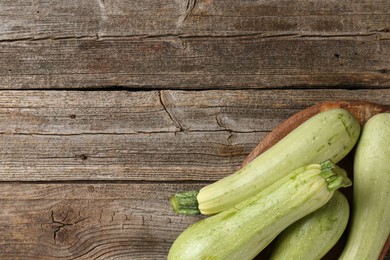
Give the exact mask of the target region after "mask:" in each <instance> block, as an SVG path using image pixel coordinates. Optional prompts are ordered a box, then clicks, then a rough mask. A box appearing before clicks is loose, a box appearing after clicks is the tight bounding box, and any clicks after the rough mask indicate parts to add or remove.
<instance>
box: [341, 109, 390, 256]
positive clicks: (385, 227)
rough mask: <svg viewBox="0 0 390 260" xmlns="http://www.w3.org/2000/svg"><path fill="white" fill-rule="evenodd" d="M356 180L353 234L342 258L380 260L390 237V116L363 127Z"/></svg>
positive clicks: (356, 157)
mask: <svg viewBox="0 0 390 260" xmlns="http://www.w3.org/2000/svg"><path fill="white" fill-rule="evenodd" d="M353 179H354V185H353V207H352V212H351V225H350V233H349V236H348V239H347V244H346V247H345V248H344V250H343V252H342V255H341V258H340V259H343V260H350V259H353V260H360V259H378V257H379V255H380V253H381V250H382V248H383V246H384V245H385V243H386V240H387V238H388V237H389V235H390V113H381V114H377V115H375V116H373V117H372V118H370V119H369V120H368V121H367V123H366V124H365V125H364V127H363V131H362V135H361V138H360V140H359V143H358V145H357V148H356V154H355V159H354V177H353Z"/></svg>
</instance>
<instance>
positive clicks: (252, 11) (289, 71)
mask: <svg viewBox="0 0 390 260" xmlns="http://www.w3.org/2000/svg"><path fill="white" fill-rule="evenodd" d="M0 9H1V10H2V13H1V15H0V24H1V28H0V29H1V34H0V53H1V60H2V62H1V63H0V82H1V83H0V88H5V89H31V88H35V89H42V88H56V89H61V88H62V89H63V88H82V89H84V88H101V87H115V86H117V87H126V88H137V89H145V88H153V89H160V88H162V89H167V88H172V87H173V88H180V89H207V88H219V87H228V88H235V89H238V88H275V87H294V88H297V87H299V88H302V87H308V86H309V87H313V86H314V87H329V86H343V87H352V88H354V87H370V86H377V87H389V81H390V73H389V71H390V68H389V55H390V41H389V39H390V33H389V28H390V27H389V24H390V18H389V17H390V13H389V10H390V6H389V2H388V1H386V0H375V1H366V0H359V1H353V2H352V3H350V2H349V1H326V2H321V1H311V2H308V1H302V0H296V1H289V2H283V3H280V1H236V0H229V1H210V0H203V1H194V0H181V1H180V0H178V1H156V0H153V1H142V2H136V1H124V0H121V1H108V0H97V1H95V0H94V1H91V0H88V1H82V2H79V1H67V2H63V1H50V2H47V1H43V0H35V1H32V2H30V3H25V1H21V0H19V1H8V0H7V1H2V3H0Z"/></svg>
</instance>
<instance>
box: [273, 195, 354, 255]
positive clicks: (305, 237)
mask: <svg viewBox="0 0 390 260" xmlns="http://www.w3.org/2000/svg"><path fill="white" fill-rule="evenodd" d="M348 218H349V204H348V200H347V198H346V197H345V196H344V195H343V194H342V193H341V192H339V191H336V192H335V193H334V195H333V197H332V199H331V200H330V201H329V202H328V203H326V204H325V205H324V206H322V207H321V208H320V209H318V210H316V211H314V212H313V213H311V214H309V215H307V216H306V217H303V218H302V219H300V220H298V221H297V222H295V223H294V224H292V225H291V226H289V227H288V228H287V229H286V230H284V231H283V232H282V233H281V234H280V236H279V237H278V238H277V241H276V244H275V247H274V251H273V252H272V255H271V258H270V259H271V260H279V259H280V260H285V259H289V260H302V259H312V260H315V259H321V258H322V257H323V256H324V255H326V253H328V252H329V250H330V249H331V248H332V247H333V246H334V245H335V244H336V243H337V241H338V240H339V239H340V237H341V235H342V234H343V232H344V230H345V228H346V226H347V224H348Z"/></svg>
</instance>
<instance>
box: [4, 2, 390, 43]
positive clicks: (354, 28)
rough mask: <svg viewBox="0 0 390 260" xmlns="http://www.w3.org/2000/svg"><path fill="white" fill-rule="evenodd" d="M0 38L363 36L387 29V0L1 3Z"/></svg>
mask: <svg viewBox="0 0 390 260" xmlns="http://www.w3.org/2000/svg"><path fill="white" fill-rule="evenodd" d="M0 10H1V13H0V14H1V15H0V24H1V27H0V29H1V35H0V40H10V39H11V40H18V39H39V38H56V37H95V36H96V35H98V37H107V36H116V37H118V36H129V35H147V36H155V35H172V34H175V35H210V36H212V35H214V36H215V35H242V34H252V33H261V34H271V35H274V34H276V35H280V34H284V33H286V32H288V33H298V34H309V35H312V34H321V35H334V34H365V33H372V32H378V31H383V30H388V29H389V23H390V16H389V14H390V13H389V10H390V4H389V2H388V1H386V0H375V1H366V0H355V1H352V2H351V1H347V0H341V1H312V2H308V1H303V0H294V1H284V2H282V3H281V2H280V1H237V0H225V1H210V0H202V1H190V0H181V1H159V0H149V1H142V2H134V1H129V0H119V1H118V0H115V1H113V0H86V1H83V2H80V1H66V2H64V1H59V0H54V1H50V2H47V1H44V0H35V1H30V2H26V1H22V0H15V1H11V0H5V1H1V3H0Z"/></svg>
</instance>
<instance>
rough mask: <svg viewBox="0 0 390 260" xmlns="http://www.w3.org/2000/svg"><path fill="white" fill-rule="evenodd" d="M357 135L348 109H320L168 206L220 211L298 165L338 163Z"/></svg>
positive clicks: (186, 211) (177, 209) (192, 211)
mask: <svg viewBox="0 0 390 260" xmlns="http://www.w3.org/2000/svg"><path fill="white" fill-rule="evenodd" d="M359 134H360V125H359V122H358V121H357V120H356V118H355V117H353V116H352V115H351V114H350V113H349V112H348V111H346V110H344V109H330V110H327V111H324V112H321V113H319V114H317V115H315V116H313V117H311V118H309V119H308V120H307V121H305V122H304V123H302V124H301V125H300V126H298V127H297V128H296V129H295V130H293V131H292V132H291V133H290V134H288V135H287V136H286V137H285V138H283V139H282V140H281V141H279V142H278V143H277V144H275V145H274V146H272V147H271V148H270V149H268V150H267V151H265V152H264V153H262V154H261V155H259V156H258V157H256V158H255V159H254V160H253V161H252V162H250V163H249V164H248V165H246V166H245V167H243V168H242V169H240V170H238V171H237V172H235V173H233V174H231V175H229V176H227V177H225V178H223V179H221V180H219V181H217V182H215V183H212V184H210V185H208V186H205V187H203V188H202V189H201V190H200V191H199V192H198V191H192V192H189V193H187V192H186V193H184V194H180V193H179V194H176V195H174V196H173V197H172V198H171V205H172V208H173V210H174V211H175V212H177V213H180V214H186V215H191V214H199V213H202V214H205V215H210V214H215V213H218V212H221V211H223V210H226V209H228V208H230V207H232V206H234V205H236V204H237V203H239V202H241V201H243V200H245V199H247V198H249V197H251V196H253V195H254V194H256V193H257V192H259V191H261V190H262V189H264V188H265V187H267V186H269V185H270V184H272V183H274V182H275V181H277V180H278V179H280V178H282V177H283V176H285V175H287V174H288V173H289V172H291V171H293V170H294V169H297V168H299V167H301V166H304V165H307V164H311V163H321V162H322V161H325V160H328V159H329V160H332V161H333V162H334V163H337V162H339V161H340V160H341V159H342V158H344V156H345V155H347V154H348V153H349V152H350V150H351V149H352V148H353V146H354V145H355V144H356V142H357V139H358V137H359Z"/></svg>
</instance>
